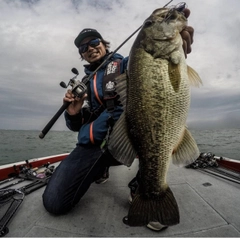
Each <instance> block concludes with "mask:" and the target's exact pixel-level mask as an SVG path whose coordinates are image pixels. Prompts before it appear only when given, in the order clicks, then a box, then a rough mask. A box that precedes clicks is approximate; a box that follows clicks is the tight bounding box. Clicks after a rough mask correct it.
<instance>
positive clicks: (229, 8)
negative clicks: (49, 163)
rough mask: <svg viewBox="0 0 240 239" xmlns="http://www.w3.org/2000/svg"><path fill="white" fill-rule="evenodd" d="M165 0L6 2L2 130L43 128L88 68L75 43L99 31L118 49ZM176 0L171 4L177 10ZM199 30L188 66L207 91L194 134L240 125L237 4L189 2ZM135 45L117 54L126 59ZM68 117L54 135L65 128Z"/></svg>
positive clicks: (1, 26)
mask: <svg viewBox="0 0 240 239" xmlns="http://www.w3.org/2000/svg"><path fill="white" fill-rule="evenodd" d="M166 3H167V1H159V0H128V1H124V0H111V1H108V0H101V1H100V0H91V1H90V0H72V1H71V0H1V1H0V66H1V67H0V101H1V104H0V114H1V121H0V128H1V129H24V130H31V129H37V130H42V129H43V127H44V126H45V125H46V124H47V122H48V121H49V120H50V119H51V118H52V116H53V115H54V114H55V113H56V112H57V110H58V109H59V108H60V106H61V105H62V98H63V95H64V93H65V89H63V88H61V87H60V86H59V82H61V81H65V82H66V83H67V82H68V81H69V79H70V78H71V77H72V76H73V74H72V72H71V69H72V68H73V67H76V68H77V69H78V70H79V72H80V76H83V75H84V73H83V64H84V62H83V61H81V59H80V57H79V55H78V52H77V48H76V47H75V46H74V44H73V41H74V39H75V37H76V36H77V35H78V33H79V32H80V31H81V30H82V29H83V28H87V27H91V28H95V29H97V30H98V31H99V32H100V33H101V34H102V36H103V37H104V38H105V39H107V40H109V41H110V42H111V50H115V49H116V48H117V47H118V46H119V45H120V44H121V43H122V42H123V41H124V40H125V39H126V38H127V37H128V36H129V35H130V34H132V33H133V32H134V31H135V30H136V29H137V28H138V27H139V26H141V25H142V23H143V21H144V20H145V19H146V18H147V17H148V16H149V15H150V14H151V13H152V11H153V10H155V9H156V8H158V7H161V6H163V5H165V4H166ZM177 3H178V1H175V0H174V1H173V2H172V3H171V4H177ZM186 3H187V5H188V7H189V9H190V10H191V16H190V17H189V25H191V26H193V27H194V29H195V35H194V44H193V47H192V48H193V50H192V53H191V54H190V55H189V56H188V59H187V63H188V64H189V65H190V66H191V67H193V68H194V69H195V70H196V71H197V72H198V73H199V75H200V77H201V78H202V80H203V83H204V85H203V86H202V87H201V88H194V89H192V103H191V108H190V112H189V116H188V121H187V122H188V125H189V126H190V127H191V128H217V127H220V128H234V127H238V128H239V127H240V83H239V79H240V54H239V52H240V28H239V26H240V14H239V11H240V1H239V0H228V1H226V0H201V1H199V0H198V1H197V0H188V1H187V2H186ZM134 39H135V36H134V37H133V39H131V40H130V41H129V42H128V43H127V44H125V45H124V46H123V47H122V48H121V49H120V50H119V51H118V52H119V53H120V54H122V55H124V56H127V55H128V54H129V51H130V48H131V45H132V43H133V40H134ZM66 129H67V128H66V126H65V123H64V120H63V116H61V118H60V119H59V120H58V121H57V122H56V124H55V125H54V126H53V130H66Z"/></svg>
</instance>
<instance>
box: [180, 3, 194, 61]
mask: <svg viewBox="0 0 240 239" xmlns="http://www.w3.org/2000/svg"><path fill="white" fill-rule="evenodd" d="M183 13H184V16H185V17H186V18H188V17H189V15H190V10H189V9H188V8H185V9H184V10H183ZM180 34H181V36H182V39H183V51H184V53H185V57H186V58H187V54H189V53H190V52H191V51H192V48H191V45H192V43H193V34H194V29H193V27H191V26H187V27H186V28H185V29H183V30H182V31H181V32H180Z"/></svg>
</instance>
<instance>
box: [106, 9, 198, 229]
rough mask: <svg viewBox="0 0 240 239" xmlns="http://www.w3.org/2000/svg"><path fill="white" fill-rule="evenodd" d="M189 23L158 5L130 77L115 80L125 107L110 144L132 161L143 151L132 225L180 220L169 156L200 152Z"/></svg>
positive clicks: (188, 158) (180, 158)
mask: <svg viewBox="0 0 240 239" xmlns="http://www.w3.org/2000/svg"><path fill="white" fill-rule="evenodd" d="M186 25H187V19H186V18H185V16H184V14H182V13H181V12H178V11H177V10H174V9H168V8H160V9H156V10H155V11H154V12H153V13H152V14H151V16H150V17H149V18H147V19H146V21H145V22H144V24H143V27H142V29H141V31H140V32H139V34H138V36H137V38H136V40H135V42H134V44H133V46H132V48H131V52H130V56H129V66H128V71H127V80H124V76H120V77H119V78H118V79H117V80H116V82H117V83H116V84H117V85H116V88H117V90H118V91H119V92H118V93H119V95H120V100H121V99H122V102H123V105H124V113H123V114H122V115H121V117H120V119H119V120H118V121H117V123H116V124H115V126H114V128H113V131H112V134H111V135H110V140H109V150H110V152H111V153H112V154H113V156H114V157H115V158H116V159H117V160H118V161H119V162H121V163H123V164H125V165H127V166H130V165H131V164H132V162H133V159H134V157H135V156H136V155H138V157H139V172H140V179H141V182H140V185H139V190H138V192H137V195H136V196H135V197H134V199H133V202H132V205H131V207H130V209H129V213H128V224H129V225H130V226H143V225H147V224H148V223H149V222H151V221H155V222H159V223H161V224H162V225H175V224H177V223H179V218H180V217H179V210H178V205H177V202H176V200H175V198H174V195H173V193H172V191H171V189H170V188H169V186H168V184H167V182H166V177H167V172H168V167H169V164H170V160H172V161H173V163H174V164H178V165H179V164H189V163H191V162H193V161H194V160H196V159H197V158H198V156H199V150H198V147H197V144H196V142H195V140H194V139H193V138H192V136H191V134H190V132H189V131H188V129H187V128H186V120H187V114H188V109H189V105H190V84H191V83H193V84H194V85H198V84H199V83H201V79H200V78H199V76H198V74H197V73H196V72H195V71H194V70H193V69H192V68H190V67H189V66H187V64H186V61H185V56H184V52H183V49H182V38H181V36H180V34H179V32H181V31H182V30H183V29H184V28H185V27H186Z"/></svg>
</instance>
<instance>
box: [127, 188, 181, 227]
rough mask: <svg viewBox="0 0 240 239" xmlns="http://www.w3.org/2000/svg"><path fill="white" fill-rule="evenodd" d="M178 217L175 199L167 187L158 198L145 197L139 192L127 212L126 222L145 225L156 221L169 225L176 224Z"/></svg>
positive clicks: (131, 224)
mask: <svg viewBox="0 0 240 239" xmlns="http://www.w3.org/2000/svg"><path fill="white" fill-rule="evenodd" d="M179 218H180V216H179V209H178V205H177V202H176V199H175V197H174V195H173V193H172V191H171V189H170V188H169V187H168V188H167V190H166V192H165V193H164V195H161V196H160V197H159V198H158V199H156V198H154V199H151V198H148V199H145V198H143V197H142V196H141V195H139V194H138V195H136V197H134V200H133V202H132V205H131V207H130V209H129V212H128V220H127V224H128V225H129V226H145V225H147V224H148V223H149V222H150V221H158V222H160V223H161V224H162V225H167V226H171V225H175V224H178V223H179Z"/></svg>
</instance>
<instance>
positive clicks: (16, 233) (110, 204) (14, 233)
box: [6, 160, 240, 237]
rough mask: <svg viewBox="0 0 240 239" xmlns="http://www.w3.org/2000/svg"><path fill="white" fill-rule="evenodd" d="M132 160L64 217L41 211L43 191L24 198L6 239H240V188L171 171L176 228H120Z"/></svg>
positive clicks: (193, 172)
mask: <svg viewBox="0 0 240 239" xmlns="http://www.w3.org/2000/svg"><path fill="white" fill-rule="evenodd" d="M137 167H138V163H137V160H136V161H135V162H134V164H133V165H132V166H131V167H130V168H127V167H125V166H116V167H111V168H110V178H109V181H108V182H106V183H105V184H100V185H98V184H95V183H94V184H92V186H91V187H90V189H89V191H88V192H87V193H86V195H85V196H84V197H83V198H82V199H81V201H80V203H79V204H78V205H77V206H76V207H75V208H74V209H73V210H72V211H71V212H70V213H68V214H67V215H63V216H53V215H51V214H49V213H48V212H47V211H46V210H45V209H44V207H43V205H42V197H41V195H42V193H43V190H44V188H41V189H38V190H37V191H35V192H32V193H31V194H29V195H26V197H25V199H24V201H23V203H22V205H21V206H20V208H19V210H18V212H17V213H16V215H15V216H14V218H13V219H12V221H11V222H10V224H9V225H8V227H9V233H8V234H7V235H6V237H240V213H239V209H240V200H239V198H240V184H238V183H234V182H230V181H227V180H225V179H222V178H219V177H217V176H214V175H209V174H206V173H203V172H200V171H196V170H194V169H186V168H180V167H176V166H174V165H171V166H170V168H169V172H168V183H169V185H170V187H171V189H172V191H173V193H174V195H175V197H176V199H177V202H178V206H179V210H180V223H179V224H178V225H176V226H172V227H169V228H168V229H166V230H164V231H161V232H155V231H151V230H150V229H148V228H146V227H129V226H127V225H125V224H124V223H123V222H122V218H123V217H124V216H126V215H127V212H128V209H129V204H128V196H129V189H128V187H127V184H128V182H129V181H130V180H131V179H132V178H133V177H134V176H135V174H136V172H137Z"/></svg>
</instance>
